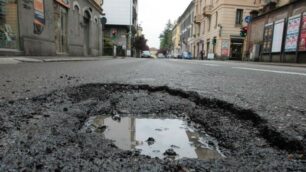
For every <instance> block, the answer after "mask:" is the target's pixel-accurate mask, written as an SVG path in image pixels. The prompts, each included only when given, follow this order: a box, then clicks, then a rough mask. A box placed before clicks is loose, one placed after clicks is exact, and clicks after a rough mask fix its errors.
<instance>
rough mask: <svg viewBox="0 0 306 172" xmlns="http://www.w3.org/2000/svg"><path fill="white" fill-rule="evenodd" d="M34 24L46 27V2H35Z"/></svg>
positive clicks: (39, 0) (41, 0)
mask: <svg viewBox="0 0 306 172" xmlns="http://www.w3.org/2000/svg"><path fill="white" fill-rule="evenodd" d="M34 24H36V25H39V26H44V25H45V10H44V0H34Z"/></svg>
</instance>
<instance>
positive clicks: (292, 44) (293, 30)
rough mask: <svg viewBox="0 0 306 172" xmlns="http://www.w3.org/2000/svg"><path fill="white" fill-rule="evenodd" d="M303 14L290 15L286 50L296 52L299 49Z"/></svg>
mask: <svg viewBox="0 0 306 172" xmlns="http://www.w3.org/2000/svg"><path fill="white" fill-rule="evenodd" d="M300 24H301V15H296V16H293V17H290V18H289V20H288V28H287V36H286V46H285V52H295V51H296V49H297V44H298V38H299V31H300Z"/></svg>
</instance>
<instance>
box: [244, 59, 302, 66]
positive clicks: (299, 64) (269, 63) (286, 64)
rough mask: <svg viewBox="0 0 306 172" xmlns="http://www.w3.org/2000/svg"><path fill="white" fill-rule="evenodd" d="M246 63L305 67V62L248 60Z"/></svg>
mask: <svg viewBox="0 0 306 172" xmlns="http://www.w3.org/2000/svg"><path fill="white" fill-rule="evenodd" d="M243 62H244V61H243ZM246 63H251V64H260V65H273V66H287V67H304V68H306V64H303V63H273V62H250V61H246Z"/></svg>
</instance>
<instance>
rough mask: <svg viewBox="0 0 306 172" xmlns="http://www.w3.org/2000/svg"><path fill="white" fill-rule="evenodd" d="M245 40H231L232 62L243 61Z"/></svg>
mask: <svg viewBox="0 0 306 172" xmlns="http://www.w3.org/2000/svg"><path fill="white" fill-rule="evenodd" d="M243 41H244V40H243V39H231V58H230V59H231V60H242V51H243Z"/></svg>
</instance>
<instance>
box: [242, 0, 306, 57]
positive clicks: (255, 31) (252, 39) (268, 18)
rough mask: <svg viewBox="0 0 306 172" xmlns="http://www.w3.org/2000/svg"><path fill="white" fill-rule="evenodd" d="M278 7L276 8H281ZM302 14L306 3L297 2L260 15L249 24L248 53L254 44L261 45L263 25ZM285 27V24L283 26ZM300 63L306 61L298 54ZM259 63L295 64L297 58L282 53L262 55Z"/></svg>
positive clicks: (282, 3)
mask: <svg viewBox="0 0 306 172" xmlns="http://www.w3.org/2000/svg"><path fill="white" fill-rule="evenodd" d="M280 3H281V5H284V4H287V1H280ZM281 5H278V6H281ZM302 12H306V1H298V2H296V3H292V4H289V5H286V6H282V7H281V8H278V9H275V10H273V11H271V12H268V13H266V14H264V15H261V16H259V17H257V18H255V19H254V20H253V22H252V23H251V24H250V32H249V37H248V40H249V42H248V47H250V48H249V51H251V50H252V46H253V45H254V44H255V43H259V44H262V41H263V32H264V25H265V24H268V23H272V22H275V21H277V20H280V19H284V18H285V19H287V18H289V17H291V16H294V15H297V14H301V13H302ZM285 25H286V24H285ZM300 57H301V58H300V59H299V61H300V62H304V61H306V58H305V57H306V55H305V54H303V53H301V54H300ZM260 60H261V61H267V62H269V61H272V62H297V58H296V55H295V54H284V53H277V54H273V55H272V56H271V57H270V55H269V54H268V55H265V54H263V55H262V56H261V58H260Z"/></svg>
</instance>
